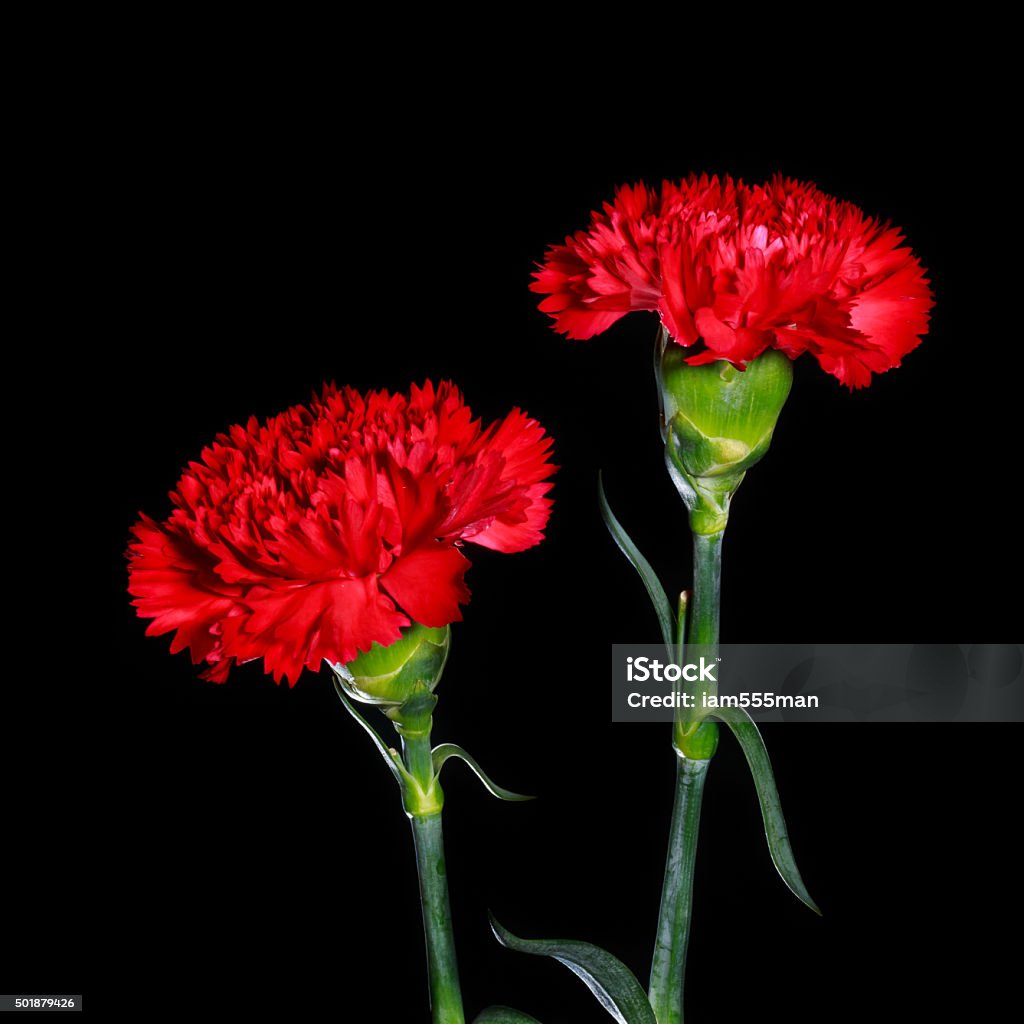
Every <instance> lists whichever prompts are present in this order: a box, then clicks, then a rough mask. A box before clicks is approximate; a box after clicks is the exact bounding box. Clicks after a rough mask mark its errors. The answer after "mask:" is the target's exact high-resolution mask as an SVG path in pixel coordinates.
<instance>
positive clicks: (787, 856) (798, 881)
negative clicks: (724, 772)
mask: <svg viewBox="0 0 1024 1024" xmlns="http://www.w3.org/2000/svg"><path fill="white" fill-rule="evenodd" d="M717 717H718V718H721V720H722V721H723V722H725V724H726V725H727V726H728V727H729V728H730V729H731V730H732V734H733V735H734V736H735V737H736V739H737V740H738V741H739V745H740V747H741V748H742V749H743V754H744V756H745V757H746V759H747V764H748V766H749V767H750V773H751V774H752V775H753V776H754V786H755V787H756V789H757V799H758V800H759V801H760V804H761V815H762V817H763V818H764V831H765V835H766V836H767V837H768V850H769V851H770V853H771V855H772V860H773V861H774V863H775V867H776V868H777V869H778V872H779V874H780V875H782V880H783V881H784V882H785V883H786V885H787V886H789V888H790V890H791V891H792V893H793V895H794V896H796V897H797V899H799V900H800V901H801V902H802V903H805V904H807V906H808V907H810V908H811V910H813V911H814V912H815V913H816V914H820V913H821V911H820V910H819V909H818V905H817V904H816V903H815V902H814V900H812V899H811V895H810V893H809V892H808V891H807V886H805V885H804V880H803V879H802V878H801V877H800V871H799V870H798V868H797V866H796V859H795V858H794V856H793V847H792V846H791V845H790V842H789V833H788V832H787V830H786V819H785V818H784V817H783V816H782V803H781V801H780V800H779V790H778V787H777V786H776V785H775V773H774V772H773V771H772V762H771V760H770V758H769V757H768V749H767V747H765V745H764V739H763V738H762V736H761V731H760V730H759V729H758V727H757V725H756V724H755V722H754V720H753V719H752V718H751V717H750V715H748V714H747V712H746V711H744V710H742V709H741V708H728V709H723V710H722V712H721V713H719V714H718V715H717Z"/></svg>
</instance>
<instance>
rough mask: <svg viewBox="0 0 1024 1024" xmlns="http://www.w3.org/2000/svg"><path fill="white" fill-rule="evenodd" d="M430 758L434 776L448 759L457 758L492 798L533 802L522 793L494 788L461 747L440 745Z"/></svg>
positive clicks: (478, 766)
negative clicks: (470, 770) (465, 765)
mask: <svg viewBox="0 0 1024 1024" xmlns="http://www.w3.org/2000/svg"><path fill="white" fill-rule="evenodd" d="M431 757H432V759H433V762H434V775H438V774H439V773H440V771H441V765H443V764H444V763H445V761H447V760H448V758H450V757H457V758H459V760H460V761H465V762H466V764H468V765H469V767H470V768H472V769H473V772H474V773H475V774H476V777H477V778H478V779H479V780H480V781H481V782H482V783H483V784H484V788H485V789H486V790H487V792H488V793H490V794H491V795H492V796H496V797H497V798H498V799H499V800H533V799H535V798H534V797H532V796H523V794H522V793H513V792H512V790H510V789H502V788H501V786H496V785H495V784H494V783H493V782H491V780H490V779H489V778H488V777H487V775H486V774H485V772H484V770H483V768H481V767H480V765H478V764H477V763H476V758H474V757H472V756H471V755H470V754H468V753H466V751H465V750H463V749H462V747H460V746H458V744H455V743H442V744H440V745H439V746H436V747H434V749H433V751H432V752H431Z"/></svg>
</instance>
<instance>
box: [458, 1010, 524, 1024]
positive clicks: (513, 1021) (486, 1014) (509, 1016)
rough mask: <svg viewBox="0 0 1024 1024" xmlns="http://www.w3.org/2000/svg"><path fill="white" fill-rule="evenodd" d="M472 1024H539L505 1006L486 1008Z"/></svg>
mask: <svg viewBox="0 0 1024 1024" xmlns="http://www.w3.org/2000/svg"><path fill="white" fill-rule="evenodd" d="M473 1024H540V1021H539V1020H537V1018H536V1017H531V1016H530V1015H529V1014H528V1013H521V1012H520V1011H519V1010H512V1009H509V1007H507V1006H488V1007H487V1009H486V1010H483V1011H481V1012H480V1013H479V1014H477V1016H476V1017H474V1018H473Z"/></svg>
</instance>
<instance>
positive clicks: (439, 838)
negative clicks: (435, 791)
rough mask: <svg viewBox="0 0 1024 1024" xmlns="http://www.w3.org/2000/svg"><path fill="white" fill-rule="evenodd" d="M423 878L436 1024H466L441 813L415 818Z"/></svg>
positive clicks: (431, 998)
mask: <svg viewBox="0 0 1024 1024" xmlns="http://www.w3.org/2000/svg"><path fill="white" fill-rule="evenodd" d="M411 819H412V837H413V842H414V843H415V846H416V870H417V871H418V872H419V876H420V902H421V904H422V906H423V931H424V934H425V935H426V942H427V971H428V973H429V975H430V1007H431V1011H432V1013H433V1021H434V1024H464V1022H465V1019H466V1018H465V1015H464V1013H463V1010H462V992H461V990H460V989H459V968H458V964H457V963H456V961H455V939H454V936H453V935H452V912H451V907H450V905H449V903H448V877H447V875H446V873H445V866H444V836H443V834H442V831H441V812H440V811H438V812H437V813H435V814H428V815H426V816H424V817H417V816H415V815H413V816H411Z"/></svg>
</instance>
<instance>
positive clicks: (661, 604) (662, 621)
mask: <svg viewBox="0 0 1024 1024" xmlns="http://www.w3.org/2000/svg"><path fill="white" fill-rule="evenodd" d="M597 499H598V502H599V503H600V505H601V518H602V519H603V520H604V525H605V526H607V527H608V532H609V533H610V534H611V535H612V537H613V538H614V539H615V543H616V544H618V546H619V550H620V551H621V552H622V553H623V554H624V555H625V556H626V558H628V559H629V564H630V565H632V566H633V568H634V569H636V571H637V572H638V573H639V574H640V579H642V580H643V581H644V586H645V587H646V588H647V595H648V597H650V599H651V604H653V605H654V612H655V614H656V615H657V616H658V625H659V626H660V627H661V635H662V638H663V639H664V641H665V647H666V648H667V649H668V650H669V651H671V650H672V627H673V622H672V608H671V606H670V605H669V603H668V597H667V596H666V594H665V588H664V587H663V586H662V585H661V580H659V579H658V574H657V573H656V572H655V571H654V569H653V568H652V567H651V563H650V562H648V561H647V559H646V558H644V556H643V555H642V554H640V550H639V549H638V548H637V546H636V544H634V543H633V539H632V537H630V535H629V534H628V533H626V531H625V530H624V529H623V528H622V524H621V523H620V522H619V521H618V519H616V518H615V513H614V512H612V509H611V506H610V505H609V504H608V498H607V496H606V495H605V493H604V480H603V479H602V477H601V474H600V473H599V474H598V476H597Z"/></svg>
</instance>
